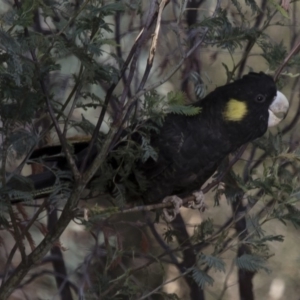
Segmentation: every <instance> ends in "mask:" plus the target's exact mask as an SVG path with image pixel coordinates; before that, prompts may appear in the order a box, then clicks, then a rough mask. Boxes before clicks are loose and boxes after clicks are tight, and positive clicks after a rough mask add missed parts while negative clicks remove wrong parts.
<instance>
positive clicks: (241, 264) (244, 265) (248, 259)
mask: <svg viewBox="0 0 300 300" xmlns="http://www.w3.org/2000/svg"><path fill="white" fill-rule="evenodd" d="M236 265H237V266H238V268H240V269H242V270H246V271H250V272H257V271H259V270H264V271H266V272H267V273H270V269H269V268H267V267H266V260H265V259H264V258H262V257H260V256H257V255H252V254H243V255H242V256H240V257H237V258H236Z"/></svg>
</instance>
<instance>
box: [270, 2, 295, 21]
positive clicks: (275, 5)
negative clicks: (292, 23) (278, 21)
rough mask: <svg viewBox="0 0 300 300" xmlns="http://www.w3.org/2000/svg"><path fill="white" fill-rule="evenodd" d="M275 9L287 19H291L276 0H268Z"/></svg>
mask: <svg viewBox="0 0 300 300" xmlns="http://www.w3.org/2000/svg"><path fill="white" fill-rule="evenodd" d="M268 1H269V2H270V3H271V4H272V5H273V6H274V7H275V9H276V10H277V11H278V12H279V13H280V14H281V15H282V16H283V17H285V18H287V19H290V17H289V15H288V13H287V11H286V10H285V9H284V8H283V7H281V6H280V5H279V4H278V2H277V1H276V0H268Z"/></svg>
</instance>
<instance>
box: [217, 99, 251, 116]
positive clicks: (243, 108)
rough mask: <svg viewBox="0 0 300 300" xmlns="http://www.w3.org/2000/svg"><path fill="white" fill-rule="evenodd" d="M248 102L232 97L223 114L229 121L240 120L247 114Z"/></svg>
mask: <svg viewBox="0 0 300 300" xmlns="http://www.w3.org/2000/svg"><path fill="white" fill-rule="evenodd" d="M247 112H248V109H247V104H246V103H245V102H243V101H238V100H236V99H230V100H229V101H228V103H227V104H226V107H225V110H224V112H223V116H224V118H225V120H227V121H240V120H242V119H243V118H244V116H245V115H246V114H247Z"/></svg>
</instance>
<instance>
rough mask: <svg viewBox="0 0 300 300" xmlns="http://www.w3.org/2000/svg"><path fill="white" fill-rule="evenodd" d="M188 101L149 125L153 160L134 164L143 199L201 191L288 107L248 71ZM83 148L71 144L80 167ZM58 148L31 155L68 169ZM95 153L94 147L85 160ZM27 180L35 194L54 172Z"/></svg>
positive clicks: (268, 80)
mask: <svg viewBox="0 0 300 300" xmlns="http://www.w3.org/2000/svg"><path fill="white" fill-rule="evenodd" d="M192 105H193V106H195V107H199V113H198V114H196V115H193V116H185V115H179V114H174V113H170V114H168V115H166V117H165V118H164V122H163V124H162V126H159V125H155V124H153V126H156V127H157V130H152V131H150V145H151V146H152V147H153V148H154V149H155V150H156V151H157V159H156V160H154V159H153V158H149V159H148V160H146V161H143V162H142V161H141V160H138V161H137V162H136V166H135V167H136V169H137V170H138V171H139V172H140V173H142V174H143V176H144V177H145V178H146V179H147V182H148V185H147V188H145V189H144V190H143V191H141V192H140V196H141V198H142V199H143V201H144V202H147V203H149V202H152V203H153V202H160V201H162V200H163V199H164V198H165V197H167V196H170V195H177V196H179V197H180V196H184V195H187V194H189V193H191V192H194V191H196V190H198V189H200V188H201V186H202V185H203V183H204V182H205V181H206V180H207V179H208V178H209V177H210V176H211V175H212V174H213V173H214V172H215V171H216V169H217V167H218V165H219V164H220V163H221V162H222V160H223V159H224V158H225V157H226V156H227V155H228V154H229V153H231V152H233V151H236V150H237V149H238V148H239V147H241V146H242V145H243V144H245V143H247V142H250V141H253V140H255V139H256V138H258V137H261V136H262V135H263V134H264V133H265V132H266V131H267V128H268V127H270V126H274V125H277V124H278V123H279V122H280V121H281V120H282V119H283V118H284V117H285V115H286V113H287V111H288V108H289V103H288V101H287V99H286V97H285V96H284V95H283V94H282V93H280V92H278V91H277V88H276V84H275V82H274V80H273V79H272V77H270V76H268V75H266V74H264V73H262V72H261V73H252V72H251V73H249V74H248V75H245V76H244V77H242V78H241V79H238V80H236V81H234V82H233V83H230V84H226V85H224V86H221V87H218V88H216V89H215V90H214V91H213V92H211V93H210V94H208V95H207V96H206V97H205V98H204V99H202V100H200V101H198V102H196V103H193V104H192ZM149 122H152V121H151V120H149ZM135 139H136V140H138V138H135ZM86 146H87V145H83V144H80V146H75V148H74V155H75V156H76V160H77V163H78V165H80V163H81V160H82V159H83V158H84V157H85V153H86V148H85V147H86ZM60 151H61V149H60V147H48V148H45V149H40V150H37V151H36V152H34V153H33V156H32V157H33V158H36V157H37V156H41V155H44V160H46V161H47V160H52V161H53V160H56V159H57V160H58V164H57V165H56V168H61V169H67V168H68V166H67V163H66V160H65V159H64V157H63V156H62V155H59V156H54V157H53V156H52V155H53V154H55V155H57V154H58V153H59V152H60ZM96 154H97V149H96V147H95V149H93V151H92V153H91V156H90V157H89V160H88V162H89V163H92V160H93V157H94V156H95V155H96ZM100 176H101V172H100ZM28 178H29V179H31V180H32V181H33V186H34V189H35V190H40V189H44V192H40V193H36V194H35V195H36V196H35V197H41V196H45V195H46V194H48V193H49V190H50V189H49V187H51V186H52V185H53V184H54V182H55V175H54V174H53V173H52V172H50V171H45V172H44V173H41V174H35V175H30V176H29V177H28ZM132 178H133V181H134V176H132ZM136 187H138V185H136ZM37 195H38V196H37Z"/></svg>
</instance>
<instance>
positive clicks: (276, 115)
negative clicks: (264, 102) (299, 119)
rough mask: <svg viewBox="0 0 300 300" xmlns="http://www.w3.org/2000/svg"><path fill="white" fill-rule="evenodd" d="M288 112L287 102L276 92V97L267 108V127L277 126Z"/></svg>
mask: <svg viewBox="0 0 300 300" xmlns="http://www.w3.org/2000/svg"><path fill="white" fill-rule="evenodd" d="M288 110H289V101H288V100H287V98H286V97H285V96H284V95H283V94H282V93H281V92H279V91H277V95H276V97H275V98H274V100H273V102H272V104H271V105H270V106H269V120H268V127H273V126H276V125H278V124H279V123H280V122H281V121H282V120H283V119H284V118H285V116H286V114H287V112H288Z"/></svg>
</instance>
